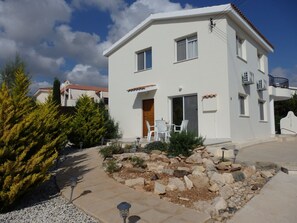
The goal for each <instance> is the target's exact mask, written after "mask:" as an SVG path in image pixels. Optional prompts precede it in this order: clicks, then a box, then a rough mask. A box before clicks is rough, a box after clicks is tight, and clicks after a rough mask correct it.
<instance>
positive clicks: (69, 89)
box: [61, 81, 108, 106]
mask: <svg viewBox="0 0 297 223" xmlns="http://www.w3.org/2000/svg"><path fill="white" fill-rule="evenodd" d="M83 95H87V96H89V97H90V98H92V99H93V100H94V101H95V102H100V101H101V100H103V101H104V103H105V104H106V105H107V104H108V89H107V88H100V87H95V86H85V85H78V84H71V83H70V82H69V81H65V82H64V83H62V84H61V105H62V106H75V105H76V102H77V100H78V99H79V98H80V97H81V96H83Z"/></svg>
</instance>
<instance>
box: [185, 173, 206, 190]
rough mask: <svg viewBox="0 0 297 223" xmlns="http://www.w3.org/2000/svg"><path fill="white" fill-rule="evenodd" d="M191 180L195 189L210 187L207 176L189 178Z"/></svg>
mask: <svg viewBox="0 0 297 223" xmlns="http://www.w3.org/2000/svg"><path fill="white" fill-rule="evenodd" d="M189 179H190V180H191V181H192V183H193V185H194V187H195V188H198V189H199V188H205V187H206V188H208V187H209V179H208V177H207V176H195V175H191V176H189Z"/></svg>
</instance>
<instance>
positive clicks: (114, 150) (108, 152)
mask: <svg viewBox="0 0 297 223" xmlns="http://www.w3.org/2000/svg"><path fill="white" fill-rule="evenodd" d="M99 152H100V154H101V155H102V156H103V158H104V160H105V159H106V158H111V157H112V155H113V154H122V153H124V149H123V148H122V146H121V145H120V144H117V143H115V144H112V145H110V146H105V147H104V148H102V149H100V150H99Z"/></svg>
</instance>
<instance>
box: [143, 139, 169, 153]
mask: <svg viewBox="0 0 297 223" xmlns="http://www.w3.org/2000/svg"><path fill="white" fill-rule="evenodd" d="M144 149H145V150H146V151H148V152H149V151H152V150H160V151H164V152H166V151H167V150H168V144H167V143H166V142H161V141H155V142H151V143H149V144H146V145H145V147H144Z"/></svg>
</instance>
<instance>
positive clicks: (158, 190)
mask: <svg viewBox="0 0 297 223" xmlns="http://www.w3.org/2000/svg"><path fill="white" fill-rule="evenodd" d="M154 193H155V194H159V195H162V194H166V186H165V185H163V184H161V183H159V182H157V181H156V182H155V187H154Z"/></svg>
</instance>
